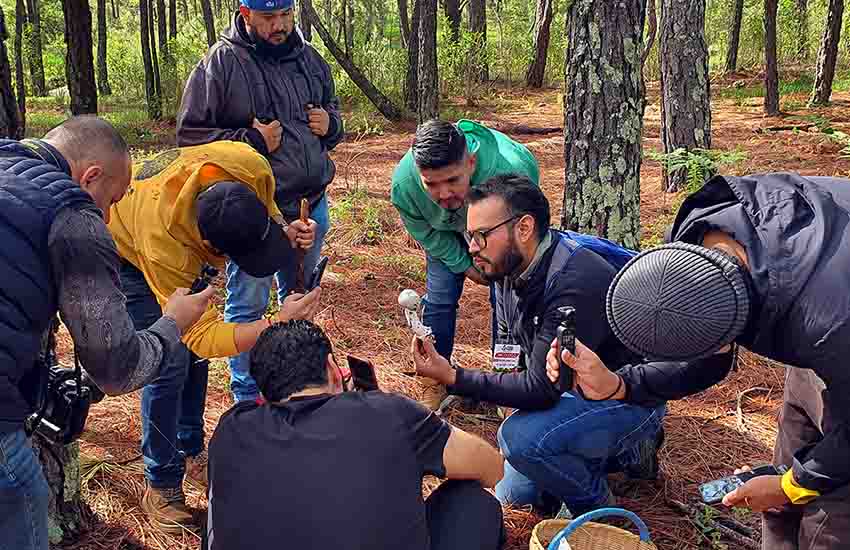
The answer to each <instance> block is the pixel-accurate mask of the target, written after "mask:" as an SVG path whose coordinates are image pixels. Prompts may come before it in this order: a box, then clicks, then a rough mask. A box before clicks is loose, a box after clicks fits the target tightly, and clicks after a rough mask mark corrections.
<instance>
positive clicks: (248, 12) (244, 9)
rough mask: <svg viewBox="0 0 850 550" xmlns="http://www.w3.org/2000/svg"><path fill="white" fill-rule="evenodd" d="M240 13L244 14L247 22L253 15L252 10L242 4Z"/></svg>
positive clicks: (243, 17)
mask: <svg viewBox="0 0 850 550" xmlns="http://www.w3.org/2000/svg"><path fill="white" fill-rule="evenodd" d="M231 13H232V12H231ZM239 13H241V14H242V19H244V20H245V21H246V22H247V21H248V19H249V18H250V17H251V10H250V9H248V8H247V7H245V6H242V5H240V6H239Z"/></svg>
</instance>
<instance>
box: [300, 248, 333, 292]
mask: <svg viewBox="0 0 850 550" xmlns="http://www.w3.org/2000/svg"><path fill="white" fill-rule="evenodd" d="M327 266H328V257H327V256H322V257H321V258H319V263H317V264H316V267H314V268H313V273H312V274H311V275H310V280H309V281H307V285H306V288H305V289H304V290H305V291H306V292H310V291H312V290H313V289H314V288H316V287H317V286H319V285H320V284H322V277H324V275H325V268H326V267H327Z"/></svg>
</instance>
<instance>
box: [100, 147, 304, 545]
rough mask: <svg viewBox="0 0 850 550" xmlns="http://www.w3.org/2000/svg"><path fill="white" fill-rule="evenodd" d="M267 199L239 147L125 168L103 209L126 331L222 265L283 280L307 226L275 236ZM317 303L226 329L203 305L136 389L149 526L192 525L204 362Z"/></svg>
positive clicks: (265, 183) (242, 346) (261, 177)
mask: <svg viewBox="0 0 850 550" xmlns="http://www.w3.org/2000/svg"><path fill="white" fill-rule="evenodd" d="M274 191H275V180H274V176H273V174H272V171H271V167H270V166H269V163H268V161H267V160H266V159H265V158H264V157H263V156H262V155H260V154H259V153H257V152H256V151H255V150H254V149H253V148H251V146H250V145H247V144H245V143H239V142H232V141H218V142H214V143H209V144H206V145H199V146H195V147H185V148H180V149H173V150H170V151H166V152H163V153H161V154H160V155H158V156H156V157H154V158H153V159H151V160H148V161H145V162H142V163H139V164H137V165H135V166H134V167H133V179H132V182H131V184H130V188H129V189H128V191H127V194H126V196H125V197H124V199H122V200H121V201H120V202H118V203H117V204H115V205H114V206H113V207H112V212H111V220H110V223H109V230H110V232H111V233H112V237H113V238H114V239H115V244H116V245H117V247H118V252H119V254H120V255H121V259H122V265H121V284H122V288H123V291H124V294H125V295H126V296H127V309H128V310H129V311H130V315H131V317H132V318H133V321H134V323H135V324H136V328H137V330H139V329H142V328H145V327H147V325H149V324H151V323H152V322H153V321H155V320H156V319H157V318H159V316H160V315H161V313H160V310H161V308H162V306H163V305H164V304H165V302H166V300H167V298H168V296H170V295H171V293H172V292H174V289H175V288H178V287H189V286H191V284H192V282H193V281H194V280H195V279H196V278H197V277H198V276H199V275H200V273H201V270H202V268H203V266H204V264H209V265H211V266H213V267H216V268H218V269H222V268H223V267H224V264H225V261H226V260H227V259H228V258H229V259H230V260H232V261H233V262H234V263H236V264H237V265H238V266H239V267H240V269H243V270H244V271H246V272H247V273H249V274H250V275H252V276H254V277H266V276H268V275H270V274H272V273H276V272H278V271H284V272H287V271H288V272H292V273H293V275H294V261H295V259H294V248H293V247H294V246H300V247H302V248H305V249H306V248H309V247H310V246H311V245H312V241H313V236H314V234H315V222H313V221H312V220H311V221H310V223H308V224H304V223H302V222H300V221H296V222H293V223H291V224H289V225H283V217H282V215H281V213H280V211H279V210H278V207H277V206H276V204H275V201H274ZM319 293H320V289H316V290H314V291H313V292H311V293H309V294H307V295H306V296H302V295H298V294H296V295H292V296H290V297H288V298H287V299H286V301H284V304H283V306H282V308H281V311H280V312H279V313H278V314H277V315H276V316H275V317H273V318H262V319H260V320H258V321H253V322H248V323H226V322H224V321H223V320H222V318H221V316H220V315H219V313H218V311H217V309H216V308H215V306H214V305H210V308H209V310H208V311H207V312H206V313H205V314H204V315H203V316H202V317H201V319H200V320H199V321H198V322H197V323H195V325H193V326H192V328H191V329H189V330H188V331H187V332H186V333H185V334H184V335H183V338H182V341H183V343H184V344H185V346H183V347H182V350H181V352H180V353H177V352H176V353H175V354H174V358H173V359H172V360H171V361H170V365H169V366H168V367H163V370H162V374H161V375H160V377H159V378H157V379H156V380H154V382H153V383H151V384H149V385H148V386H146V387H145V389H144V390H143V393H142V454H143V455H144V460H145V477H146V478H147V481H148V486H147V489H146V491H145V495H144V497H143V499H142V509H143V510H144V511H145V513H146V514H147V515H148V516H149V518H150V520H151V522H152V523H153V524H154V525H155V526H157V527H159V528H160V529H161V530H163V531H166V532H179V531H180V530H181V529H182V527H184V526H189V525H190V524H191V522H192V515H191V512H190V510H189V509H188V508H187V506H186V500H185V496H184V494H183V489H182V483H183V476H184V474H185V471H186V458H187V457H196V456H197V455H199V454H200V453H201V452H202V451H203V446H204V429H203V427H204V422H203V413H204V407H205V401H206V388H207V373H208V362H207V361H206V359H208V358H211V357H229V356H233V355H236V354H237V353H241V352H244V351H248V350H250V349H251V348H252V347H253V346H254V343H255V342H256V340H257V338H258V337H259V335H260V333H261V332H262V331H263V330H264V329H265V328H266V327H268V326H269V325H270V324H272V323H273V322H276V321H286V320H289V319H311V318H312V317H313V314H314V313H315V309H316V307H318V303H319V302H318V296H319ZM199 358H201V359H200V360H199ZM198 466H200V465H198ZM204 468H205V465H204ZM200 477H202V478H203V477H204V476H203V475H201V476H200Z"/></svg>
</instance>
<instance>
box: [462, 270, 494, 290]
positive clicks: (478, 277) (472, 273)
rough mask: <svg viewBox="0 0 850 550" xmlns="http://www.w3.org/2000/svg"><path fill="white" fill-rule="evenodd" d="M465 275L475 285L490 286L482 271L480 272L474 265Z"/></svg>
mask: <svg viewBox="0 0 850 550" xmlns="http://www.w3.org/2000/svg"><path fill="white" fill-rule="evenodd" d="M464 275H466V277H467V278H468V279H471V280H472V281H473V282H474V283H477V284H479V285H483V286H489V285H490V282H489V281H488V280H487V279H485V278H484V275H483V274H482V273H481V272H480V271H478V270H477V269H476V268H475V266H474V265H473V266H470V267H469V269H467V270H466V271H464Z"/></svg>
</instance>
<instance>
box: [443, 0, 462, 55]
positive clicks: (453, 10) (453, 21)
mask: <svg viewBox="0 0 850 550" xmlns="http://www.w3.org/2000/svg"><path fill="white" fill-rule="evenodd" d="M445 11H446V19H448V20H449V40H450V41H451V42H452V43H453V44H457V41H458V40H459V39H460V22H461V13H460V0H445Z"/></svg>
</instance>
